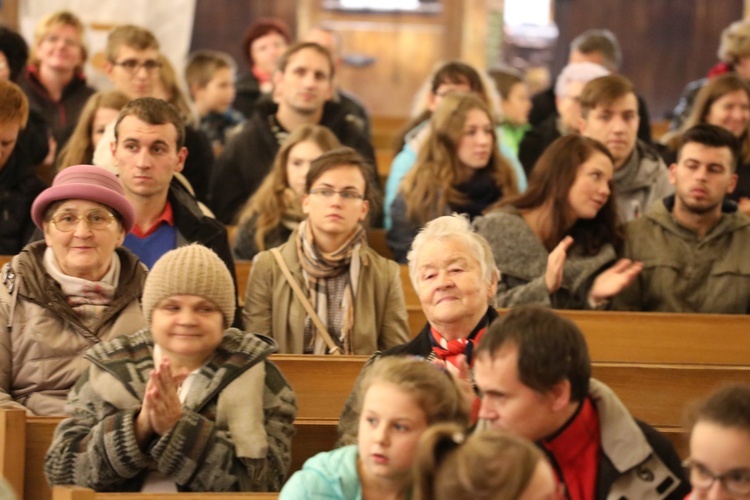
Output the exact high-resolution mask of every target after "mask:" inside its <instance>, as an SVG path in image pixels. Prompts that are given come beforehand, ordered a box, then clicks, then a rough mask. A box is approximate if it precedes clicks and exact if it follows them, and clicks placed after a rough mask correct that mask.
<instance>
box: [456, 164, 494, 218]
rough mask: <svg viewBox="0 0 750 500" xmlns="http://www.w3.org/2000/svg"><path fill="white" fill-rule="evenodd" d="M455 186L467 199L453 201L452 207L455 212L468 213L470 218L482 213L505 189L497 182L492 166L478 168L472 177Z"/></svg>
mask: <svg viewBox="0 0 750 500" xmlns="http://www.w3.org/2000/svg"><path fill="white" fill-rule="evenodd" d="M455 188H456V191H458V192H459V193H461V194H462V195H464V196H465V197H466V200H465V201H464V202H463V203H451V204H450V208H451V210H452V211H454V212H458V213H462V214H468V215H469V218H470V219H474V217H477V216H479V215H482V212H484V210H485V209H486V208H487V207H488V206H490V205H492V204H493V203H495V202H496V201H497V200H499V199H500V198H502V196H503V190H502V188H501V187H500V186H498V185H497V184H496V183H495V179H494V178H493V176H492V170H491V169H490V167H484V168H482V169H480V170H477V171H476V172H475V173H474V175H473V176H472V177H471V179H469V180H468V181H466V182H462V183H461V184H458V185H456V187H455Z"/></svg>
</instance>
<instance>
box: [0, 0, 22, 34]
mask: <svg viewBox="0 0 750 500" xmlns="http://www.w3.org/2000/svg"><path fill="white" fill-rule="evenodd" d="M19 1H20V0H3V2H2V7H0V23H2V24H3V25H5V26H7V27H9V28H11V29H14V30H16V31H18V29H19V22H18V8H19V6H18V3H19Z"/></svg>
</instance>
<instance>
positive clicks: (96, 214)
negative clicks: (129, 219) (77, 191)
mask: <svg viewBox="0 0 750 500" xmlns="http://www.w3.org/2000/svg"><path fill="white" fill-rule="evenodd" d="M82 220H83V221H86V225H87V226H88V227H89V229H91V230H93V231H99V230H102V229H107V228H108V227H109V226H111V225H112V221H113V220H115V216H114V215H112V214H111V213H109V212H107V211H106V210H89V211H88V212H86V213H85V214H84V215H75V214H74V213H73V212H57V213H56V214H55V215H53V216H52V218H51V219H50V222H52V224H54V225H55V227H56V228H57V229H58V231H62V232H64V233H69V232H71V231H75V229H76V228H77V227H78V223H79V222H81V221H82Z"/></svg>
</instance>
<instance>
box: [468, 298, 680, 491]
mask: <svg viewBox="0 0 750 500" xmlns="http://www.w3.org/2000/svg"><path fill="white" fill-rule="evenodd" d="M474 381H475V382H476V384H477V387H479V389H480V391H481V393H482V404H481V407H480V409H479V419H480V422H479V424H478V425H479V427H480V428H482V427H483V426H485V425H487V426H490V427H493V428H498V429H504V430H507V431H511V432H514V433H515V434H518V435H520V436H523V437H525V438H527V439H530V440H532V441H536V442H537V445H538V446H539V447H540V448H541V449H542V450H544V452H545V454H546V455H547V457H548V458H549V460H550V462H551V464H552V466H553V468H554V469H555V471H556V473H557V478H558V480H559V481H560V483H562V484H564V485H565V489H566V491H567V494H568V496H567V498H596V499H602V500H603V499H605V498H651V499H670V500H682V499H683V498H685V495H687V493H688V492H689V491H690V486H689V485H688V483H687V481H686V480H685V478H684V474H683V469H682V465H681V462H680V458H679V457H678V456H677V453H676V452H675V450H674V447H673V446H672V444H671V443H670V442H669V440H667V438H665V437H664V436H662V435H661V434H660V433H659V432H657V431H656V430H654V429H653V428H652V427H651V426H649V425H648V424H646V423H644V422H640V421H638V420H636V419H634V418H633V417H632V416H631V415H630V413H629V412H628V410H627V409H626V408H625V405H624V404H623V403H622V401H620V400H619V398H618V397H617V395H616V394H615V393H614V392H613V391H612V390H611V389H610V388H609V387H607V386H606V385H604V384H603V383H601V382H599V381H597V380H595V379H592V378H591V359H590V358H589V353H588V348H587V346H586V340H585V339H584V337H583V334H582V333H581V331H580V330H579V329H578V327H577V326H576V325H575V324H574V323H573V322H572V321H570V320H567V319H565V318H562V317H560V316H558V315H557V314H556V313H555V312H553V311H552V310H551V309H549V308H546V307H542V306H522V307H517V308H515V309H511V310H510V311H509V312H508V313H507V314H506V315H505V316H503V317H502V318H501V319H500V320H499V321H496V322H494V323H493V324H492V325H491V326H490V327H489V329H488V330H487V332H486V333H485V334H484V336H482V339H481V340H480V341H479V347H478V348H477V349H476V361H475V363H474Z"/></svg>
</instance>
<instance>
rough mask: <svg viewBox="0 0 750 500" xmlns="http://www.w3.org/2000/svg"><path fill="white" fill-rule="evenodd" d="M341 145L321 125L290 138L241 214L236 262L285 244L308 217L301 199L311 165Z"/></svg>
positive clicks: (293, 134)
mask: <svg viewBox="0 0 750 500" xmlns="http://www.w3.org/2000/svg"><path fill="white" fill-rule="evenodd" d="M339 146H340V144H339V141H338V139H336V136H335V135H333V132H331V131H330V130H329V129H327V128H326V127H322V126H320V125H303V126H302V127H300V128H298V129H297V130H295V131H294V132H292V133H291V134H290V135H289V137H288V138H287V139H286V141H284V144H282V146H281V149H279V152H278V154H277V155H276V159H275V160H274V163H273V167H271V171H270V172H269V173H268V175H267V176H266V178H265V179H264V180H263V183H262V184H261V185H260V187H259V188H258V191H256V192H255V194H254V195H253V196H252V197H251V198H250V199H249V200H248V201H247V203H246V204H245V208H244V209H243V210H242V212H241V214H240V218H239V227H238V228H237V236H236V237H235V240H234V244H233V246H232V251H233V252H234V258H235V259H239V260H243V259H244V260H250V259H252V258H253V257H255V254H257V253H258V252H262V251H263V250H268V249H269V248H273V247H277V246H279V245H282V244H284V243H286V240H288V239H289V236H290V235H291V234H292V231H294V230H295V229H296V228H297V227H298V226H299V223H300V222H301V221H302V219H304V218H305V215H304V214H303V213H302V196H303V195H304V194H305V179H306V178H307V171H308V170H310V163H311V162H312V161H313V160H314V159H315V158H317V157H318V156H320V155H322V154H323V153H325V152H326V151H330V150H332V149H335V148H337V147H339Z"/></svg>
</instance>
